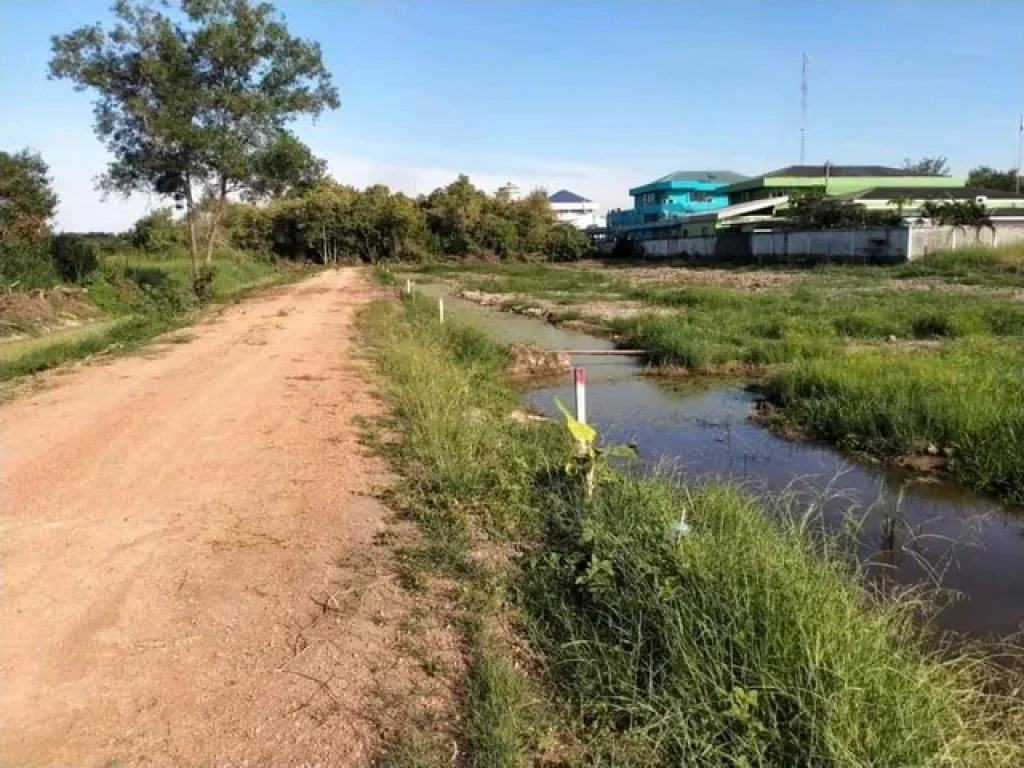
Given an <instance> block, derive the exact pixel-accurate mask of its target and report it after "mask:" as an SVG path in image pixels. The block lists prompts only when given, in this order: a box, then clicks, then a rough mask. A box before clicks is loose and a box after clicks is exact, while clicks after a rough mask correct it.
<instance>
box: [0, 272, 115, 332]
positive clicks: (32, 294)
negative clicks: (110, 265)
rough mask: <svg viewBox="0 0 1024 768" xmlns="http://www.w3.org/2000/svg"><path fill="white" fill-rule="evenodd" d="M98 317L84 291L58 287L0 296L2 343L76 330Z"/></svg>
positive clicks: (0, 294)
mask: <svg viewBox="0 0 1024 768" xmlns="http://www.w3.org/2000/svg"><path fill="white" fill-rule="evenodd" d="M99 315H100V311H99V310H98V309H96V307H95V306H93V305H92V304H90V303H89V301H88V300H87V299H86V297H85V292H84V291H83V289H81V288H66V287H64V286H58V287H57V288H53V289H52V290H49V291H29V292H26V293H0V343H2V342H5V341H15V340H17V339H21V338H24V337H25V336H28V335H34V334H39V333H45V332H47V331H54V330H60V329H62V328H74V327H75V326H78V325H81V324H82V323H85V322H88V321H90V320H93V319H95V318H96V317H98V316H99Z"/></svg>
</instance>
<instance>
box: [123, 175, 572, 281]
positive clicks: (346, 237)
mask: <svg viewBox="0 0 1024 768" xmlns="http://www.w3.org/2000/svg"><path fill="white" fill-rule="evenodd" d="M194 218H195V222H196V224H195V226H196V229H197V230H198V231H199V232H200V233H203V234H204V235H205V234H207V233H208V232H209V231H210V222H211V214H210V213H209V212H208V211H207V210H206V209H204V208H203V207H202V206H200V207H199V208H198V210H197V211H196V214H195V217H194ZM220 222H221V223H220V225H219V226H218V228H217V232H216V234H215V235H213V237H214V242H215V243H216V244H217V245H218V246H220V247H231V248H237V249H240V250H246V251H249V252H254V253H264V254H273V255H274V256H277V257H279V258H287V259H302V260H309V261H314V262H317V263H321V264H332V263H338V262H339V261H341V260H346V261H352V260H356V261H361V262H365V263H368V264H377V263H381V262H386V261H424V260H427V259H436V258H464V257H473V258H485V259H486V258H492V259H522V258H543V259H548V260H556V261H569V260H575V259H579V258H582V257H583V256H585V255H586V254H587V252H588V251H589V248H590V241H589V239H588V238H587V237H586V235H584V234H583V233H582V232H580V231H578V230H577V229H575V228H574V227H571V226H569V225H566V224H560V223H559V222H557V221H556V219H555V217H554V214H553V213H552V211H551V206H550V205H549V204H548V201H547V195H546V194H545V192H544V191H543V190H535V191H534V192H531V193H530V194H529V195H527V196H526V197H525V198H524V199H522V200H512V199H509V198H508V197H504V196H501V195H488V194H487V193H486V192H485V191H484V190H482V189H479V188H478V187H476V186H474V185H473V183H472V182H471V181H470V180H469V178H468V177H466V176H460V177H459V178H458V179H456V180H455V181H453V182H452V183H451V184H449V185H447V186H445V187H440V188H438V189H436V190H434V191H433V192H431V193H430V194H428V195H421V196H420V197H417V198H413V197H410V196H408V195H405V194H403V193H401V192H392V191H391V190H389V189H388V188H387V187H386V186H383V185H374V186H371V187H367V188H366V189H364V190H359V189H356V188H354V187H351V186H346V185H343V184H339V183H337V182H336V181H334V180H331V179H328V178H324V179H321V180H320V181H318V182H317V183H315V184H313V185H311V186H309V187H308V188H303V189H295V190H292V191H290V192H289V193H287V194H285V195H282V196H280V197H277V198H275V199H273V200H271V201H269V202H267V203H263V204H259V205H256V204H252V203H242V202H237V203H228V204H227V205H226V206H225V209H224V211H223V214H222V215H221V217H220ZM131 239H132V243H133V245H134V246H136V247H138V248H140V249H142V250H145V251H148V252H153V253H158V252H161V251H163V250H166V249H167V248H169V247H173V246H183V245H187V239H188V230H187V226H186V221H185V220H184V219H176V218H175V216H174V215H173V212H172V210H171V209H170V208H164V209H160V210H158V211H155V212H153V213H151V214H149V215H148V216H146V217H144V218H142V219H140V220H139V221H138V222H137V223H136V224H135V226H134V227H133V229H132V232H131Z"/></svg>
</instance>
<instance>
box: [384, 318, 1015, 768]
mask: <svg viewBox="0 0 1024 768" xmlns="http://www.w3.org/2000/svg"><path fill="white" fill-rule="evenodd" d="M364 327H365V329H366V332H367V335H368V338H369V339H370V344H371V348H372V354H373V357H374V360H375V362H376V364H377V366H378V369H379V371H380V372H381V375H382V388H383V394H384V395H385V397H386V399H387V401H388V402H389V403H390V405H391V407H392V414H393V422H391V424H390V426H391V427H392V428H394V429H395V430H397V433H398V434H399V436H400V437H399V440H398V442H397V443H396V444H394V445H393V446H391V448H390V449H389V450H390V453H391V457H392V459H393V460H394V462H395V467H396V469H397V470H398V471H399V472H400V473H401V474H402V476H403V485H402V489H401V494H400V497H401V499H402V506H403V507H404V508H405V509H406V510H408V511H409V513H410V515H411V516H412V517H413V518H414V519H415V520H416V521H417V522H418V523H419V525H420V529H421V532H422V542H421V544H420V545H418V546H417V547H416V548H415V549H413V550H410V551H407V552H405V553H404V563H405V567H406V568H407V569H408V574H407V575H408V576H409V578H407V583H409V584H410V585H412V586H415V585H416V584H417V583H418V582H419V580H421V579H423V578H425V574H430V573H433V574H435V575H438V576H443V577H444V578H446V579H451V580H454V582H455V583H456V584H457V585H459V586H458V588H457V592H458V594H459V595H460V597H459V600H460V605H461V611H462V619H461V621H462V623H463V624H464V627H465V628H464V639H465V641H466V643H467V648H468V650H469V654H470V658H471V661H472V663H471V665H470V672H469V680H468V681H467V684H466V691H467V693H466V697H467V700H466V707H467V709H466V712H467V720H466V722H467V725H466V728H465V748H466V750H468V752H469V755H470V760H469V763H470V764H472V765H481V766H490V765H494V766H498V765H501V766H505V765H520V764H528V763H531V762H534V763H542V764H543V763H544V762H548V763H549V764H561V765H576V764H579V765H583V764H587V765H591V764H602V765H651V764H664V765H669V764H673V765H680V764H682V765H701V766H704V765H722V766H737V765H744V766H754V765H765V766H768V765H801V766H832V765H851V766H890V765H892V766H896V765H914V766H945V765H948V766H954V765H955V766H1017V765H1020V762H1021V760H1022V758H1024V708H1022V705H1021V701H1020V699H1019V698H1018V697H1017V691H1016V690H1012V691H1010V690H1008V686H1010V684H1011V674H1010V673H1008V672H1005V671H1001V672H1000V671H996V670H994V669H993V667H992V666H991V665H990V663H989V662H987V661H986V660H985V659H983V658H982V657H980V656H978V655H975V654H973V653H971V652H970V651H965V650H962V649H961V650H957V651H954V650H952V649H951V648H948V647H945V646H943V644H942V643H941V642H939V641H938V639H937V638H935V637H933V636H932V635H931V634H930V633H929V631H928V624H927V621H924V622H922V621H921V618H922V615H923V614H924V615H926V614H927V607H926V604H925V603H923V602H922V601H921V600H920V599H918V598H917V597H915V596H914V595H910V594H902V595H898V596H896V597H892V598H890V597H883V596H881V595H879V594H877V593H875V592H873V591H872V590H870V589H869V588H868V587H867V586H866V581H865V580H864V579H862V575H861V574H860V572H859V571H858V569H857V566H856V565H855V563H854V562H853V561H852V560H851V559H849V558H847V557H845V556H844V554H843V553H842V552H841V551H840V550H839V548H838V546H837V545H836V544H835V543H834V542H831V541H829V540H821V539H820V538H818V537H816V542H815V543H812V539H811V537H810V536H809V535H808V528H810V527H812V524H811V523H810V522H809V521H808V520H807V519H806V518H802V519H795V518H792V517H789V518H787V517H785V516H784V515H783V516H775V515H767V514H766V513H765V510H764V509H763V508H762V507H760V506H759V505H758V504H756V503H754V502H753V501H751V500H750V499H749V498H747V497H745V496H744V495H743V494H741V493H740V492H738V491H737V490H735V489H733V488H730V487H727V486H723V485H716V484H710V485H707V486H703V487H702V489H701V490H699V491H691V490H690V489H687V488H685V487H681V486H679V485H677V484H675V483H673V482H671V481H670V480H668V479H665V478H659V477H630V476H626V475H623V474H619V473H616V472H612V471H608V472H606V473H604V474H603V477H602V481H601V482H600V483H599V485H598V489H597V492H596V493H595V495H594V497H593V499H590V500H588V499H585V498H583V497H582V495H581V493H580V491H579V488H578V487H577V485H576V484H575V481H573V480H571V479H569V478H567V477H566V476H565V474H564V471H563V469H562V467H563V465H564V463H565V460H566V457H567V455H568V452H569V450H570V442H569V440H568V439H567V437H566V436H565V435H564V434H563V431H562V430H561V429H560V428H559V427H557V426H555V425H541V426H535V425H520V424H518V423H516V422H514V421H512V420H510V419H509V418H508V416H509V413H510V411H511V410H512V409H513V408H514V407H515V402H516V399H515V396H514V394H513V393H512V392H511V391H510V390H509V389H508V388H507V387H506V386H505V385H504V384H503V383H502V381H501V379H500V377H499V370H500V364H501V360H502V354H501V351H500V350H496V349H495V347H494V345H493V344H492V343H490V342H489V341H488V340H487V339H486V338H483V337H481V336H480V335H479V334H478V333H476V332H474V331H471V330H469V329H466V328H463V327H460V326H459V325H457V324H448V325H445V326H443V327H441V326H438V325H437V324H436V322H434V321H433V308H432V307H431V306H428V305H427V304H426V303H425V302H421V301H418V300H411V301H406V302H403V304H402V305H401V306H398V305H396V304H395V303H390V304H379V305H376V306H374V307H373V308H372V309H371V310H370V311H369V313H368V314H367V315H365V316H364ZM684 514H685V517H686V520H687V522H688V524H689V525H690V527H691V530H690V533H689V534H687V535H686V536H683V537H676V536H673V535H672V531H673V526H674V525H675V524H676V523H677V522H678V521H679V519H680V516H681V515H684ZM779 520H781V522H779ZM481 638H483V639H481ZM524 641H528V647H529V649H530V650H529V651H524V650H523V643H524ZM512 649H517V650H515V652H513V650H512ZM481 654H482V657H481ZM524 657H525V658H526V659H528V660H529V663H522V659H523V658H524ZM526 670H529V673H527V672H526ZM448 757H450V755H449V756H448ZM438 759H439V760H441V759H442V756H441V755H438ZM438 764H439V763H438Z"/></svg>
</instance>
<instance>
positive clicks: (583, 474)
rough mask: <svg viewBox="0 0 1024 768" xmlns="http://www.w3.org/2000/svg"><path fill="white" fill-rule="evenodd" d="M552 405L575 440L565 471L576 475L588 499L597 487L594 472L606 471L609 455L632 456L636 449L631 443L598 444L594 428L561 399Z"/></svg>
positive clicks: (598, 473)
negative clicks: (581, 419)
mask: <svg viewBox="0 0 1024 768" xmlns="http://www.w3.org/2000/svg"><path fill="white" fill-rule="evenodd" d="M555 405H557V406H558V410H560V411H561V412H562V415H563V416H565V426H566V429H568V430H569V434H570V435H572V438H573V440H575V441H576V452H575V453H574V454H573V456H572V457H571V458H570V459H569V461H567V462H566V464H565V471H566V474H568V475H570V476H572V477H579V478H580V479H581V482H582V484H583V495H584V496H585V497H586V498H588V499H589V498H591V497H593V495H594V489H595V488H596V486H597V481H598V475H603V474H604V473H605V472H606V471H607V467H608V459H609V458H611V457H612V456H618V457H620V458H629V459H632V458H636V456H637V451H636V448H635V447H634V446H632V445H608V446H602V447H598V445H597V437H598V435H597V430H596V429H594V428H593V427H592V426H590V425H589V424H586V423H585V422H582V421H579V420H578V419H577V418H576V417H575V416H573V415H572V414H571V413H570V412H569V409H568V408H566V407H565V405H564V404H563V403H562V401H561V400H559V399H558V398H557V397H556V398H555Z"/></svg>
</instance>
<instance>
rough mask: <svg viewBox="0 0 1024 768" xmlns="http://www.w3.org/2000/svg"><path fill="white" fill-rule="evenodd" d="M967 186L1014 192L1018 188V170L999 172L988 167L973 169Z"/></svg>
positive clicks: (968, 177) (982, 166)
mask: <svg viewBox="0 0 1024 768" xmlns="http://www.w3.org/2000/svg"><path fill="white" fill-rule="evenodd" d="M967 186H968V187H976V188H978V189H992V190H1001V191H1003V192H1013V191H1015V190H1016V188H1017V169H1016V168H1011V169H1010V170H1008V171H997V170H996V169H995V168H989V167H988V166H987V165H981V166H978V167H977V168H972V169H971V172H970V173H968V174H967Z"/></svg>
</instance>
